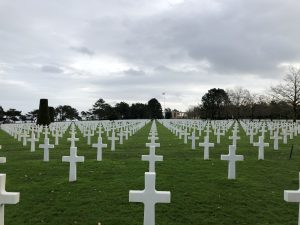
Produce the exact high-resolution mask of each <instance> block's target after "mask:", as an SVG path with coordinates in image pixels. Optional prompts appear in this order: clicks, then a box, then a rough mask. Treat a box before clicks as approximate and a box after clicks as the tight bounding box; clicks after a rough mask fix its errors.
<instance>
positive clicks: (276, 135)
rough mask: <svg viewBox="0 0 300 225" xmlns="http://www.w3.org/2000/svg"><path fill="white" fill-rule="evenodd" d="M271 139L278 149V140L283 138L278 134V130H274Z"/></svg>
mask: <svg viewBox="0 0 300 225" xmlns="http://www.w3.org/2000/svg"><path fill="white" fill-rule="evenodd" d="M270 139H273V140H274V150H278V149H279V148H278V140H280V139H282V137H280V136H279V135H278V131H274V136H273V137H270Z"/></svg>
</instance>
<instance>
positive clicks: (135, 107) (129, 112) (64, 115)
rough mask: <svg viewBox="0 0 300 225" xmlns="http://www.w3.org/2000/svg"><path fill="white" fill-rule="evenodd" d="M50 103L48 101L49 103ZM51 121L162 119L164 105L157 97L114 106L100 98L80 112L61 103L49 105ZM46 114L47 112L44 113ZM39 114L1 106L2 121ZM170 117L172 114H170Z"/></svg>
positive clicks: (33, 119) (22, 118)
mask: <svg viewBox="0 0 300 225" xmlns="http://www.w3.org/2000/svg"><path fill="white" fill-rule="evenodd" d="M47 104H48V103H47ZM47 108H48V109H47V110H46V111H47V113H46V114H49V121H50V122H54V121H66V120H117V119H148V118H153V119H161V118H163V113H162V107H161V104H160V102H159V101H158V100H157V99H156V98H152V99H150V100H149V101H148V102H147V103H146V104H144V103H133V104H131V105H129V104H128V103H126V102H120V103H117V104H115V106H112V105H110V104H108V103H107V102H105V100H104V99H102V98H100V99H98V100H97V101H96V102H95V103H94V104H93V106H92V108H91V109H89V110H88V111H82V112H80V113H79V112H78V110H77V109H76V108H73V107H72V106H70V105H59V106H57V107H51V106H50V107H47ZM43 114H45V113H43ZM38 116H39V109H35V110H32V111H30V112H28V113H27V114H25V115H23V114H22V112H21V111H18V110H16V109H8V110H7V111H4V109H3V108H2V107H1V106H0V121H6V122H13V121H19V120H21V121H26V120H29V121H36V120H37V118H38ZM169 117H170V115H169Z"/></svg>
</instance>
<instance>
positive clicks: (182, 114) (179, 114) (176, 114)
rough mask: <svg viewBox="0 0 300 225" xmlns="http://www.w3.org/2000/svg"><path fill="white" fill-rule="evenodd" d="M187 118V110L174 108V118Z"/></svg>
mask: <svg viewBox="0 0 300 225" xmlns="http://www.w3.org/2000/svg"><path fill="white" fill-rule="evenodd" d="M184 118H187V113H186V112H179V111H178V110H176V109H174V110H172V119H184Z"/></svg>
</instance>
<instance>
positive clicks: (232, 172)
mask: <svg viewBox="0 0 300 225" xmlns="http://www.w3.org/2000/svg"><path fill="white" fill-rule="evenodd" d="M160 122H162V123H163V122H164V121H160ZM232 124H233V123H231V124H230V126H231V125H232ZM169 127H170V126H169ZM204 132H205V133H206V136H205V137H204V142H203V143H201V142H200V143H199V146H200V147H203V148H204V160H209V148H211V147H214V143H210V142H209V133H210V132H211V131H210V123H207V124H206V129H205V131H204ZM219 133H220V131H219ZM224 133H225V132H224ZM237 133H238V123H234V126H233V130H232V136H230V137H229V139H231V140H232V145H229V153H228V154H227V155H221V160H226V161H228V179H236V162H237V161H243V160H244V156H243V155H236V148H237V140H239V139H240V137H239V136H237ZM191 139H192V147H193V146H194V145H195V139H196V138H195V136H194V135H193V133H192V138H191ZM192 149H194V148H192Z"/></svg>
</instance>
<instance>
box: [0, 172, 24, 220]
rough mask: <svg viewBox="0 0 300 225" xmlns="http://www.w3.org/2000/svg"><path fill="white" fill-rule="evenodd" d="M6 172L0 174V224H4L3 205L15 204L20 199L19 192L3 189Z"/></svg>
mask: <svg viewBox="0 0 300 225" xmlns="http://www.w3.org/2000/svg"><path fill="white" fill-rule="evenodd" d="M5 182H6V174H0V224H1V225H4V206H5V205H6V204H17V203H18V202H19V201H20V193H18V192H6V191H5Z"/></svg>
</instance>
